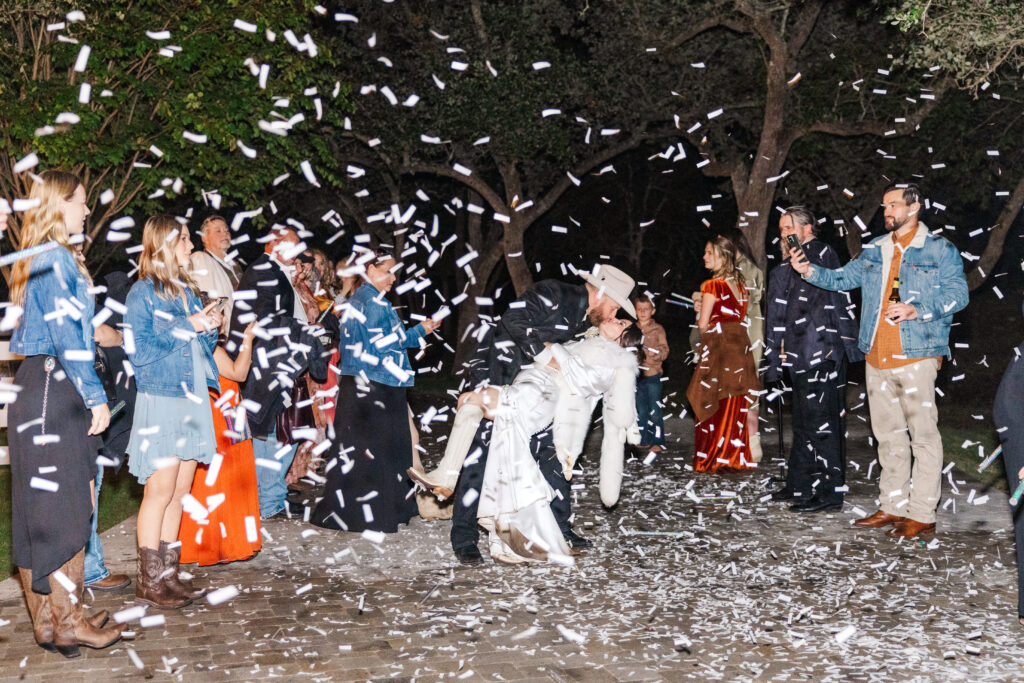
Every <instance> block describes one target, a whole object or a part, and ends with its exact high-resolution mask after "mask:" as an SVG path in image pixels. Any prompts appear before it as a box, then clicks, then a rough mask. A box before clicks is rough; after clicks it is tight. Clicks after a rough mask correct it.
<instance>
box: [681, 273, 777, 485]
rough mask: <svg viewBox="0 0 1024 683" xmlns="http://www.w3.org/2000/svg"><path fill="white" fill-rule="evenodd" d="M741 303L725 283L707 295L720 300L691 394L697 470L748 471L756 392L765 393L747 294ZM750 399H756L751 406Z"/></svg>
mask: <svg viewBox="0 0 1024 683" xmlns="http://www.w3.org/2000/svg"><path fill="white" fill-rule="evenodd" d="M739 290H740V294H741V296H742V297H743V298H741V299H737V298H736V297H735V296H734V295H733V293H732V290H731V289H730V288H729V285H728V284H727V283H726V282H725V280H717V279H716V280H707V281H706V282H704V284H703V285H701V294H711V295H713V296H714V297H715V305H714V308H712V310H711V319H710V321H709V326H708V331H707V332H705V333H703V334H702V335H701V350H700V357H699V358H698V362H697V368H696V369H695V370H694V373H693V377H692V378H691V380H690V386H689V387H688V388H687V390H686V398H687V399H689V401H690V406H691V408H692V409H693V413H694V417H695V419H696V421H697V424H696V433H695V434H694V449H695V454H694V463H693V466H694V469H695V470H697V471H704V472H714V471H716V470H719V469H722V468H727V469H747V468H748V467H753V466H754V464H753V463H751V462H750V459H749V451H748V446H749V439H748V434H747V426H746V422H747V420H746V418H747V409H748V407H749V403H750V401H752V400H753V399H754V396H753V395H752V393H751V392H757V391H760V389H761V385H760V383H759V382H758V380H757V372H756V370H755V369H754V356H753V354H751V352H750V339H749V337H748V336H747V330H746V328H745V327H744V326H743V324H742V323H743V319H744V317H745V316H746V312H747V300H746V290H745V289H744V288H743V287H742V286H739ZM748 399H750V400H749V401H748Z"/></svg>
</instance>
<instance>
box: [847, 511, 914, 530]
mask: <svg viewBox="0 0 1024 683" xmlns="http://www.w3.org/2000/svg"><path fill="white" fill-rule="evenodd" d="M904 519H906V517H898V516H896V515H890V514H889V513H888V512H882V511H881V510H878V511H877V512H875V514H873V515H871V516H870V517H865V518H863V519H858V520H857V521H856V522H854V523H853V525H854V526H859V527H860V528H862V529H881V528H882V527H886V526H889V525H890V524H896V523H897V522H902V521H903V520H904Z"/></svg>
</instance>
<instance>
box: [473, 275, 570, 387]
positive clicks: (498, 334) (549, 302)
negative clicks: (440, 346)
mask: <svg viewBox="0 0 1024 683" xmlns="http://www.w3.org/2000/svg"><path fill="white" fill-rule="evenodd" d="M588 304H589V297H588V295H587V288H586V287H585V286H583V285H571V284H568V283H566V282H562V281H560V280H542V281H540V282H538V283H537V284H535V285H534V286H533V287H530V288H529V289H528V290H526V291H525V292H523V295H522V297H520V298H519V299H518V300H517V301H515V302H513V303H511V304H509V307H508V310H507V311H505V314H504V315H502V316H501V318H499V319H498V320H497V324H496V325H491V326H489V328H488V330H487V331H486V333H485V334H484V335H483V337H482V338H481V339H480V341H479V342H478V343H477V347H476V351H475V352H474V353H473V357H472V358H471V359H470V360H469V362H468V363H466V368H465V373H466V378H467V379H468V380H469V383H470V385H471V386H476V385H478V384H480V383H481V382H484V381H486V382H488V383H490V384H491V385H492V386H502V385H506V384H511V383H512V380H514V379H515V377H516V375H517V374H519V370H520V369H522V367H523V366H524V365H528V364H530V363H531V362H533V357H534V356H536V355H537V354H538V353H540V352H541V351H543V350H544V343H545V342H552V343H562V342H567V341H570V340H571V339H574V338H575V337H577V336H578V335H580V334H582V333H583V332H585V331H586V330H587V328H589V327H590V321H589V320H587V307H588Z"/></svg>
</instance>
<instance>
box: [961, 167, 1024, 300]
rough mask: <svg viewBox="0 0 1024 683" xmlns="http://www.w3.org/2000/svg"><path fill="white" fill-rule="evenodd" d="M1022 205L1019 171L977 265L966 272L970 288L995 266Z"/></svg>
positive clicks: (1023, 177)
mask: <svg viewBox="0 0 1024 683" xmlns="http://www.w3.org/2000/svg"><path fill="white" fill-rule="evenodd" d="M1022 205H1024V173H1021V175H1020V179H1019V180H1018V181H1017V187H1015V188H1014V190H1013V193H1012V194H1011V195H1010V198H1009V199H1008V200H1007V201H1006V204H1005V205H1004V206H1003V210H1002V211H1000V212H999V218H998V219H997V220H996V224H995V226H994V227H993V228H992V233H991V234H990V235H989V238H988V243H987V244H986V245H985V250H984V251H983V252H981V259H979V261H978V263H977V265H975V266H974V268H972V269H971V271H970V272H969V273H968V274H967V287H968V288H969V289H971V290H974V289H977V288H978V287H979V286H981V284H982V283H983V282H985V279H986V278H987V277H988V276H989V275H990V274H991V272H992V269H993V268H995V267H996V262H997V261H999V257H1000V256H1002V254H1003V244H1004V243H1005V242H1006V234H1007V233H1008V232H1009V231H1010V227H1011V226H1012V225H1013V222H1014V221H1015V220H1017V215H1018V214H1019V213H1020V209H1021V206H1022Z"/></svg>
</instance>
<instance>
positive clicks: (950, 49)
mask: <svg viewBox="0 0 1024 683" xmlns="http://www.w3.org/2000/svg"><path fill="white" fill-rule="evenodd" d="M886 9H887V12H886V16H885V18H886V20H887V21H889V22H891V23H892V24H893V25H895V26H897V27H899V29H900V30H901V31H903V32H904V33H906V34H907V35H908V36H909V37H910V38H911V41H910V50H909V51H908V53H907V54H906V56H905V61H906V62H907V63H908V64H913V65H916V66H923V67H931V66H941V67H943V68H944V69H946V70H947V71H948V72H950V73H951V74H953V76H954V77H955V78H956V80H957V83H958V84H959V85H960V86H961V87H963V88H965V89H967V90H970V91H971V92H974V93H975V94H976V93H977V92H978V89H979V88H980V87H982V86H983V84H985V83H986V82H987V81H989V80H991V79H993V78H998V77H999V76H1000V71H1001V70H1002V71H1003V72H1004V73H1003V74H1002V76H1003V77H1005V78H1007V79H1010V80H1015V79H1017V78H1019V77H1020V71H1021V69H1022V68H1024V13H1022V12H1021V9H1022V8H1021V5H1020V3H1019V2H1007V1H1006V0H929V1H928V2H922V1H921V0H900V1H899V2H894V3H886Z"/></svg>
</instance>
